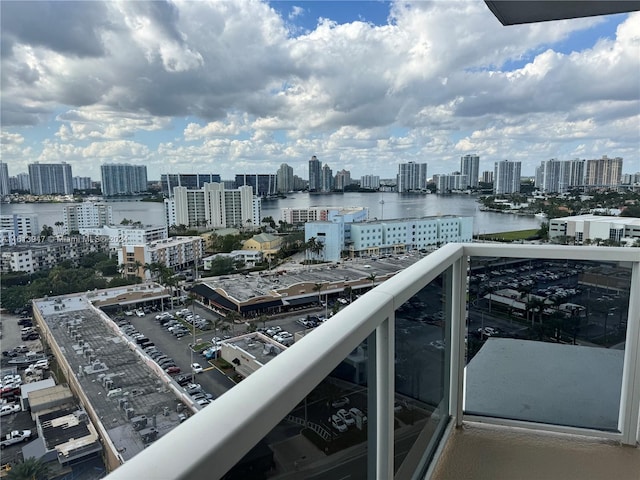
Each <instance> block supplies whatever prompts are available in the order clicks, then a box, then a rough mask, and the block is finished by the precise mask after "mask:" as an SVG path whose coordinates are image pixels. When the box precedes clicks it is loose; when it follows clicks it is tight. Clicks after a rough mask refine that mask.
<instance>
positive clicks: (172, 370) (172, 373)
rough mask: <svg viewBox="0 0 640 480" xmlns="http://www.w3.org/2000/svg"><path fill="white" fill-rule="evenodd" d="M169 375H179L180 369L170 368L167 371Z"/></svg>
mask: <svg viewBox="0 0 640 480" xmlns="http://www.w3.org/2000/svg"><path fill="white" fill-rule="evenodd" d="M165 372H167V373H168V374H169V375H177V374H179V373H180V367H169V368H167V369H166V370H165Z"/></svg>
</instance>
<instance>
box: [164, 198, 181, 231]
mask: <svg viewBox="0 0 640 480" xmlns="http://www.w3.org/2000/svg"><path fill="white" fill-rule="evenodd" d="M164 223H165V225H167V226H169V227H171V226H173V225H178V224H177V223H176V200H175V198H165V199H164Z"/></svg>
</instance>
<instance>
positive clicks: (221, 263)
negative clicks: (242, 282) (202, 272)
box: [209, 256, 234, 275]
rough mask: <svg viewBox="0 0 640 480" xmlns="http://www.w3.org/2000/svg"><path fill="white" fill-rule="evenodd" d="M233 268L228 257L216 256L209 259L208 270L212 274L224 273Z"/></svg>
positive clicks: (231, 260)
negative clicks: (209, 265) (209, 266)
mask: <svg viewBox="0 0 640 480" xmlns="http://www.w3.org/2000/svg"><path fill="white" fill-rule="evenodd" d="M233 270H234V262H233V259H232V258H229V257H222V256H220V257H216V258H214V259H212V260H211V268H210V269H209V271H210V272H211V273H212V274H213V275H226V274H227V273H230V272H232V271H233Z"/></svg>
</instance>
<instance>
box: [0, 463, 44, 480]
mask: <svg viewBox="0 0 640 480" xmlns="http://www.w3.org/2000/svg"><path fill="white" fill-rule="evenodd" d="M49 473H50V472H49V466H48V465H46V464H44V463H42V462H41V461H40V460H38V459H36V458H35V457H29V458H27V459H25V460H24V461H23V462H22V463H18V464H16V465H13V466H12V467H11V470H9V473H8V474H7V477H6V478H7V480H47V479H48V478H49Z"/></svg>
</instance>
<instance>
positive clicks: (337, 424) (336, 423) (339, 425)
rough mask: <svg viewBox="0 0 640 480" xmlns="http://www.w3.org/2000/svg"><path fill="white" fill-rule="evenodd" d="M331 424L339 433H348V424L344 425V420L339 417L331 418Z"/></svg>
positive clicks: (333, 416)
mask: <svg viewBox="0 0 640 480" xmlns="http://www.w3.org/2000/svg"><path fill="white" fill-rule="evenodd" d="M329 423H330V424H331V426H332V427H333V428H335V429H336V430H337V431H339V432H346V431H347V430H348V427H347V424H346V423H344V420H342V419H341V418H340V417H339V416H337V415H331V418H329Z"/></svg>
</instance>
